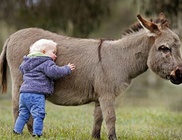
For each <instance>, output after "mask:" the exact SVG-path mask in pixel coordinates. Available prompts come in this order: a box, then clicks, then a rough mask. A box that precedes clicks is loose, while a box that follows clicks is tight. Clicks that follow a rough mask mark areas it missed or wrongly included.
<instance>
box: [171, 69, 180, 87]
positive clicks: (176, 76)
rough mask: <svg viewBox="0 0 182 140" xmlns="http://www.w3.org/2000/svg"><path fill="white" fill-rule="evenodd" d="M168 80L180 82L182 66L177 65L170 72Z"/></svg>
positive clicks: (174, 82) (177, 83)
mask: <svg viewBox="0 0 182 140" xmlns="http://www.w3.org/2000/svg"><path fill="white" fill-rule="evenodd" d="M170 81H171V82H172V83H173V84H176V85H179V84H181V83H182V67H177V68H176V69H175V70H173V71H172V72H171V74H170Z"/></svg>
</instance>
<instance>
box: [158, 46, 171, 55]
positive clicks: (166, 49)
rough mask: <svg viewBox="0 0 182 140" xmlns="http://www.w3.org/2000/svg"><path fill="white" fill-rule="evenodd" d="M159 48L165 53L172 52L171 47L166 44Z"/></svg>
mask: <svg viewBox="0 0 182 140" xmlns="http://www.w3.org/2000/svg"><path fill="white" fill-rule="evenodd" d="M158 50H159V51H162V52H163V53H170V52H171V49H170V48H168V47H166V46H165V45H161V46H160V47H159V49H158Z"/></svg>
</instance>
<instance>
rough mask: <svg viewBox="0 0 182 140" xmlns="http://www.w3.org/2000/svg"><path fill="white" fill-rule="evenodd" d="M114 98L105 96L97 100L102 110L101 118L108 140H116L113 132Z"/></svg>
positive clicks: (114, 120) (114, 117) (114, 118)
mask: <svg viewBox="0 0 182 140" xmlns="http://www.w3.org/2000/svg"><path fill="white" fill-rule="evenodd" d="M114 100H115V99H114V98H113V97H110V95H109V94H105V95H104V96H103V97H100V98H99V101H100V106H101V109H102V114H103V118H104V120H105V122H106V127H107V135H108V139H109V140H117V137H116V132H115V122H116V115H115V109H114Z"/></svg>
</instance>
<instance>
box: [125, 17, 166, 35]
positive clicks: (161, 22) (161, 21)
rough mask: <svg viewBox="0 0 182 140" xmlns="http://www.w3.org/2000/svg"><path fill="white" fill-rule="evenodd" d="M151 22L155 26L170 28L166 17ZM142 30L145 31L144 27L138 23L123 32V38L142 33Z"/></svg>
mask: <svg viewBox="0 0 182 140" xmlns="http://www.w3.org/2000/svg"><path fill="white" fill-rule="evenodd" d="M150 21H151V22H153V23H155V24H158V25H163V26H166V27H169V25H168V22H167V19H166V18H165V17H160V16H159V17H158V18H156V19H154V20H153V19H151V20H150ZM142 29H143V27H142V25H141V24H140V23H139V22H136V23H134V24H132V25H131V26H130V27H129V28H127V29H126V30H125V31H124V32H123V34H122V35H123V36H126V35H130V34H133V33H136V32H138V31H140V30H142Z"/></svg>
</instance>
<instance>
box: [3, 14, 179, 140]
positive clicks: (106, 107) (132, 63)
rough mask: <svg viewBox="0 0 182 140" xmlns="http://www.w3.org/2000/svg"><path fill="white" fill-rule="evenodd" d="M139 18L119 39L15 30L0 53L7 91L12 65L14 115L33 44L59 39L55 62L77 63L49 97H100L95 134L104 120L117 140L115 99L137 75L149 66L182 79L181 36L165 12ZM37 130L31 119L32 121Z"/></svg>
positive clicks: (67, 100) (75, 101)
mask: <svg viewBox="0 0 182 140" xmlns="http://www.w3.org/2000/svg"><path fill="white" fill-rule="evenodd" d="M137 19H138V21H139V22H138V23H136V24H134V25H133V26H131V27H130V28H128V30H126V32H125V34H124V36H123V37H122V38H121V39H118V40H107V39H81V38H73V37H67V36H62V35H58V34H55V33H52V32H49V31H45V30H43V29H38V28H27V29H22V30H19V31H17V32H16V33H14V34H12V35H11V36H10V37H9V38H8V39H7V40H6V42H5V44H4V47H3V50H2V53H1V56H0V70H1V72H0V75H1V86H2V90H3V92H5V91H6V88H7V78H6V75H7V72H6V71H7V65H8V66H9V70H10V75H11V79H12V104H13V116H14V120H16V118H17V115H18V104H19V103H18V100H19V88H20V85H21V83H22V75H21V73H20V72H19V65H20V63H21V62H22V60H23V56H24V55H26V54H28V51H29V46H30V45H31V44H33V43H34V42H35V41H37V40H38V39H41V38H45V39H52V40H53V41H55V42H57V43H58V53H57V56H58V57H57V60H56V63H57V64H58V65H64V64H67V63H68V62H71V63H74V64H75V65H76V70H75V71H74V72H73V73H72V74H71V75H69V76H67V77H65V78H62V79H59V80H57V81H55V93H54V94H53V95H52V96H50V97H48V98H47V100H49V101H50V102H52V103H54V104H57V105H62V106H77V105H83V104H87V103H90V102H95V110H94V124H93V131H92V137H93V138H96V139H100V131H101V125H102V122H103V120H104V121H105V123H106V126H107V135H108V139H109V140H116V139H117V137H116V132H115V121H116V116H115V109H114V101H115V99H116V97H117V96H118V95H119V94H121V92H122V91H123V90H125V89H126V88H127V87H128V85H129V84H130V82H131V80H132V79H133V78H135V77H136V76H138V75H140V74H142V73H144V72H145V71H146V70H147V69H148V68H149V69H151V70H152V71H153V72H154V73H156V74H157V75H158V76H160V77H161V78H163V79H166V80H171V82H172V83H174V84H180V83H181V82H182V78H181V70H179V68H178V66H179V65H180V64H181V62H182V59H181V55H180V39H179V37H178V36H177V35H176V34H175V33H174V32H172V31H171V30H170V29H169V27H168V23H167V20H166V18H165V16H164V14H162V13H161V14H159V16H158V17H157V19H156V20H154V21H149V20H146V19H144V18H142V17H141V16H140V15H138V16H137ZM27 126H28V129H29V131H30V132H31V131H32V119H31V118H30V120H29V122H28V123H27Z"/></svg>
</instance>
